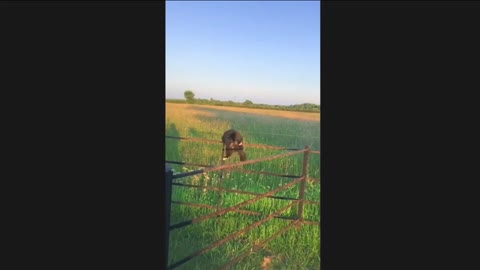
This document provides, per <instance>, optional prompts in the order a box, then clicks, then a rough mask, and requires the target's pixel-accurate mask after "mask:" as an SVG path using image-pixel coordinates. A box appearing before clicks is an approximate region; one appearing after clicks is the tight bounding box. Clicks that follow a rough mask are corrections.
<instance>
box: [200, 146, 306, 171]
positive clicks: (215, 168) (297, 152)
mask: <svg viewBox="0 0 480 270" xmlns="http://www.w3.org/2000/svg"><path fill="white" fill-rule="evenodd" d="M305 151H306V150H305V149H301V150H297V151H291V152H287V153H283V154H278V155H274V156H269V157H263V158H257V159H252V160H247V161H241V162H236V163H232V164H225V165H220V166H216V167H211V168H205V169H204V171H205V172H214V171H221V170H225V169H229V168H234V167H241V166H243V165H247V164H252V163H257V162H262V161H268V160H272V159H277V158H284V157H289V156H293V155H296V154H300V153H303V152H305Z"/></svg>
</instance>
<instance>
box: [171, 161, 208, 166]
mask: <svg viewBox="0 0 480 270" xmlns="http://www.w3.org/2000/svg"><path fill="white" fill-rule="evenodd" d="M165 163H169V164H179V165H186V166H197V167H214V165H203V164H198V163H188V162H182V161H172V160H165Z"/></svg>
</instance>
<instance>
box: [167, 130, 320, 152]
mask: <svg viewBox="0 0 480 270" xmlns="http://www.w3.org/2000/svg"><path fill="white" fill-rule="evenodd" d="M165 138H168V139H177V140H189V141H196V142H206V143H223V142H222V141H217V140H210V139H203V138H187V137H176V136H168V135H165ZM248 147H253V148H264V149H274V150H288V151H296V150H301V149H298V148H288V147H282V146H275V145H267V144H257V143H249V144H248ZM315 154H320V151H315Z"/></svg>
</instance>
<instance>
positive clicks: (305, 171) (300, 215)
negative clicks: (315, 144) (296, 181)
mask: <svg viewBox="0 0 480 270" xmlns="http://www.w3.org/2000/svg"><path fill="white" fill-rule="evenodd" d="M309 157H310V147H308V145H307V146H305V153H304V156H303V171H302V177H303V180H302V182H301V183H300V187H299V197H298V199H299V200H300V203H299V204H298V218H299V219H300V220H303V201H304V199H305V184H306V183H307V177H308V159H309Z"/></svg>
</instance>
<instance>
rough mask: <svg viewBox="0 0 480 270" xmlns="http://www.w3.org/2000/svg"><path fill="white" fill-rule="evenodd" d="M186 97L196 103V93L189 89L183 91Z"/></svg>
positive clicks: (190, 101)
mask: <svg viewBox="0 0 480 270" xmlns="http://www.w3.org/2000/svg"><path fill="white" fill-rule="evenodd" d="M183 95H184V97H185V99H186V100H187V102H188V103H194V101H195V94H194V93H193V91H191V90H187V91H185V92H184V93H183Z"/></svg>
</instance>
